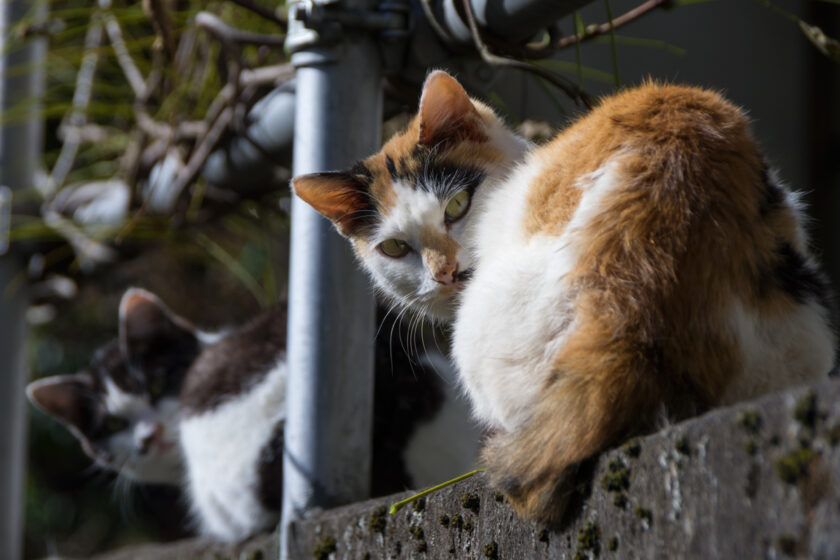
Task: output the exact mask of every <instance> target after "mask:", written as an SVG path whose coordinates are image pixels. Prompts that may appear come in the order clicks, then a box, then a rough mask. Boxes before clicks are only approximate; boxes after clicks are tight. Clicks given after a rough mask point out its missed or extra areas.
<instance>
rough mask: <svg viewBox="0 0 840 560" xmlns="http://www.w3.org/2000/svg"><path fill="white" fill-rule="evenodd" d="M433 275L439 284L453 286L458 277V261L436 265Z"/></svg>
mask: <svg viewBox="0 0 840 560" xmlns="http://www.w3.org/2000/svg"><path fill="white" fill-rule="evenodd" d="M432 277H433V278H434V279H435V282H437V283H438V284H443V285H444V286H451V285H452V284H454V283H455V282H456V281H457V278H458V263H454V264H451V263H449V262H446V263H445V264H444V265H442V266H438V267H436V268H435V269H434V270H432Z"/></svg>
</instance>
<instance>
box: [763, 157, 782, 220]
mask: <svg viewBox="0 0 840 560" xmlns="http://www.w3.org/2000/svg"><path fill="white" fill-rule="evenodd" d="M763 175H764V177H763V181H764V192H763V197H762V198H761V202H760V204H759V212H760V213H761V216H762V217H764V216H767V215H768V214H769V213H770V212H772V211H773V210H776V209H778V208H780V207H781V206H782V204H783V203H784V201H785V191H784V189H783V188H782V187H780V186H779V185H777V184H775V183H774V182H773V181H771V179H770V170H769V168H768V167H767V165H766V164H765V165H764V169H763Z"/></svg>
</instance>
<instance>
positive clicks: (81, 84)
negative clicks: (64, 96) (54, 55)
mask: <svg viewBox="0 0 840 560" xmlns="http://www.w3.org/2000/svg"><path fill="white" fill-rule="evenodd" d="M101 44H102V24H101V23H100V22H99V20H98V19H96V18H94V19H91V21H90V24H89V26H88V29H87V34H86V35H85V54H84V56H83V57H82V63H81V65H80V66H79V73H78V74H76V89H75V91H74V92H73V109H72V110H71V111H70V116H69V117H68V118H67V124H68V125H70V126H73V127H79V126H82V125H84V124H85V123H86V122H87V115H86V114H85V112H86V111H87V108H88V105H90V97H91V92H92V90H93V76H94V74H95V73H96V65H97V63H98V62H99V52H98V49H99V46H100V45H101ZM80 144H81V140H80V139H79V138H78V137H75V136H73V135H72V134H68V136H67V138H66V139H65V140H64V143H63V144H62V145H61V153H60V154H59V156H58V160H56V162H55V165H54V166H53V169H52V173H50V182H51V183H52V189H60V188H61V186H62V185H63V184H64V180H65V179H67V174H68V173H70V170H71V169H72V168H73V164H74V163H75V162H76V154H78V153H79V146H80Z"/></svg>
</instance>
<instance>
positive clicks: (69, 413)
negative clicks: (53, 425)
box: [26, 373, 93, 430]
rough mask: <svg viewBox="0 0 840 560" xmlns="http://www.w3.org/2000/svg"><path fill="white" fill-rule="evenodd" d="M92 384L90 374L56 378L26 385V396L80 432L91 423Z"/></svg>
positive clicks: (40, 407) (48, 378) (58, 376)
mask: <svg viewBox="0 0 840 560" xmlns="http://www.w3.org/2000/svg"><path fill="white" fill-rule="evenodd" d="M92 385H93V380H92V379H91V377H90V375H89V374H87V373H76V374H73V375H55V376H52V377H45V378H44V379H39V380H37V381H33V382H32V383H30V384H29V385H27V386H26V396H27V397H29V401H30V402H31V403H32V404H34V405H35V406H37V407H38V408H39V409H41V410H43V411H44V412H46V413H47V414H49V415H50V416H52V417H54V418H57V419H58V420H60V421H62V422H64V423H65V424H68V425H70V426H73V427H76V428H77V429H79V430H81V429H82V428H83V427H84V426H85V425H86V424H87V423H88V422H89V417H90V413H91V408H92V407H91V404H92V402H91V392H92V391H93V387H92Z"/></svg>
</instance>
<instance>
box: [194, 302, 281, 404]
mask: <svg viewBox="0 0 840 560" xmlns="http://www.w3.org/2000/svg"><path fill="white" fill-rule="evenodd" d="M285 347H286V308H285V306H279V307H276V308H274V309H271V310H269V311H267V312H265V313H263V314H262V315H259V316H258V317H257V318H255V319H253V320H252V321H251V322H250V323H248V324H247V325H245V326H244V327H242V328H241V329H239V330H237V331H236V332H234V333H232V334H231V335H229V336H227V337H225V338H223V339H222V340H220V341H219V342H217V343H216V344H213V345H211V346H208V347H206V348H205V349H204V350H203V351H202V352H201V354H199V355H198V357H197V358H196V359H195V361H194V362H193V364H192V366H191V367H190V370H189V373H188V374H187V375H186V377H185V379H184V386H183V389H182V390H181V406H182V407H184V410H185V412H186V413H187V414H195V413H200V412H204V411H207V410H213V409H214V408H216V406H217V405H219V404H220V403H221V402H222V400H224V399H228V398H230V397H233V396H236V395H240V394H242V393H245V392H246V391H248V390H249V389H250V388H251V387H252V386H253V384H254V383H255V382H256V381H258V380H259V379H260V378H261V377H262V376H264V375H265V374H266V372H268V371H269V370H270V369H272V368H273V367H274V365H275V364H276V363H277V362H278V361H279V358H280V352H281V351H282V350H283V349H285Z"/></svg>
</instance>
